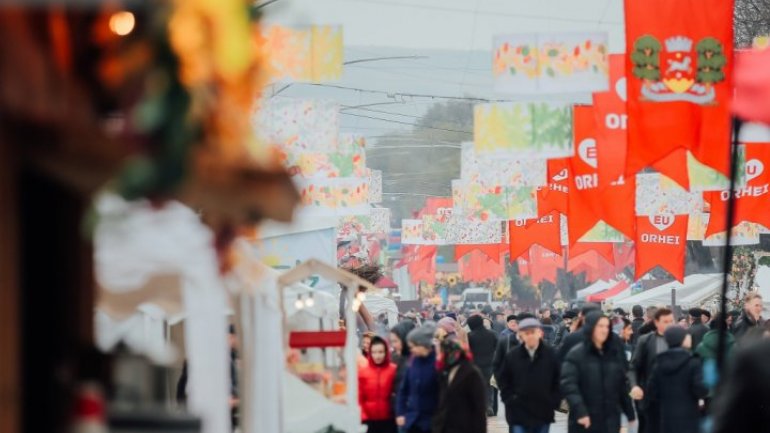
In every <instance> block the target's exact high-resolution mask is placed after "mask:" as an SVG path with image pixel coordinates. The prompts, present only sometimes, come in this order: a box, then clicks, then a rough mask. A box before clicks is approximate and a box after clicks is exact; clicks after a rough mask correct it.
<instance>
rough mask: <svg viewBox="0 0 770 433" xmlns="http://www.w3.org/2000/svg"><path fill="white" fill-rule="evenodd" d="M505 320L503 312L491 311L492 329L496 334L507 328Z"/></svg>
mask: <svg viewBox="0 0 770 433" xmlns="http://www.w3.org/2000/svg"><path fill="white" fill-rule="evenodd" d="M504 320H505V314H503V313H498V312H494V313H492V331H493V332H494V333H495V334H497V335H498V336H499V335H500V334H502V332H503V331H505V330H506V329H507V326H506V323H505V322H504Z"/></svg>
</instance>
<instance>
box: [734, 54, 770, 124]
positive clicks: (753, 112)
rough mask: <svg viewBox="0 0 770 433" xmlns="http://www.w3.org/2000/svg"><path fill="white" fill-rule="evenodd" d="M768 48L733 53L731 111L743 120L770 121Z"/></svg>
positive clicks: (769, 60) (769, 62)
mask: <svg viewBox="0 0 770 433" xmlns="http://www.w3.org/2000/svg"><path fill="white" fill-rule="evenodd" d="M768 70H770V50H767V49H765V50H751V51H742V52H741V51H739V52H737V53H736V55H735V101H734V104H733V111H734V112H735V114H736V115H737V116H739V117H741V118H742V119H744V120H749V121H753V122H762V123H770V76H768V75H767V71H768Z"/></svg>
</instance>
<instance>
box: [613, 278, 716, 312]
mask: <svg viewBox="0 0 770 433" xmlns="http://www.w3.org/2000/svg"><path fill="white" fill-rule="evenodd" d="M721 281H722V275H721V274H696V275H689V276H687V277H685V278H684V284H682V283H680V282H679V281H672V282H670V283H666V284H663V285H662V286H658V287H655V288H653V289H649V290H646V291H644V292H642V293H639V294H636V295H634V296H630V297H627V298H625V299H620V300H615V299H613V305H614V306H615V307H619V308H631V307H632V306H634V305H641V306H650V305H669V304H671V289H674V290H675V291H676V299H677V304H680V300H685V299H687V298H688V297H689V296H691V295H694V294H696V293H698V292H699V291H702V290H704V288H706V287H713V284H715V282H721Z"/></svg>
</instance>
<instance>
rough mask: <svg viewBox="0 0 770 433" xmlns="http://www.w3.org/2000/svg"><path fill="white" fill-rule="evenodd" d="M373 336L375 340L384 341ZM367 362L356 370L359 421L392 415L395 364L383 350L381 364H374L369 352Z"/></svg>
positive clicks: (391, 417) (381, 418)
mask: <svg viewBox="0 0 770 433" xmlns="http://www.w3.org/2000/svg"><path fill="white" fill-rule="evenodd" d="M384 341H385V340H383V339H382V338H380V337H374V338H373V339H372V344H374V343H375V342H384ZM367 361H368V362H367V363H366V364H364V365H363V366H362V367H361V368H360V369H359V370H358V404H359V405H360V406H361V421H385V420H390V419H393V418H395V416H394V415H393V393H394V391H393V383H394V379H395V377H396V365H395V364H393V363H392V362H390V353H389V351H387V350H386V351H385V360H384V361H383V362H382V364H379V365H378V364H375V363H374V360H373V359H372V355H371V353H370V354H369V356H368V359H367Z"/></svg>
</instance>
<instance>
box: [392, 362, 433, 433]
mask: <svg viewBox="0 0 770 433" xmlns="http://www.w3.org/2000/svg"><path fill="white" fill-rule="evenodd" d="M438 379H439V378H438V373H437V372H436V353H435V352H433V353H431V354H430V355H429V356H427V357H425V358H420V357H416V356H413V357H412V359H410V360H409V367H408V368H407V370H406V374H405V375H404V381H403V383H401V387H400V388H399V390H398V399H397V405H396V416H403V417H405V418H406V430H408V429H409V428H411V427H412V426H417V427H418V428H420V429H422V430H430V428H431V419H432V418H433V415H434V414H435V413H436V407H437V406H438Z"/></svg>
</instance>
